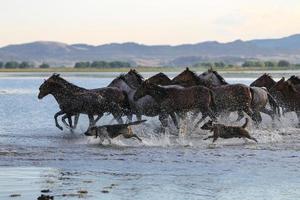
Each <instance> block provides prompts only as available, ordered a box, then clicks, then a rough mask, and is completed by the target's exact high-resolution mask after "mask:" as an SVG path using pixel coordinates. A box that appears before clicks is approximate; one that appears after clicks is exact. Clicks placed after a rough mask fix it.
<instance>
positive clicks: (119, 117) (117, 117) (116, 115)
mask: <svg viewBox="0 0 300 200" xmlns="http://www.w3.org/2000/svg"><path fill="white" fill-rule="evenodd" d="M112 115H113V116H114V118H115V120H116V121H117V122H118V124H123V123H124V122H123V120H122V115H120V114H119V113H117V114H116V113H113V114H112Z"/></svg>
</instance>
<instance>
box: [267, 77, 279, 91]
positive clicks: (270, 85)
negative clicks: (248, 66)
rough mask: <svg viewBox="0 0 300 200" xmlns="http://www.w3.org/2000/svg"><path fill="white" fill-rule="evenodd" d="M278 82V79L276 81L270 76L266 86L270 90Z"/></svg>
mask: <svg viewBox="0 0 300 200" xmlns="http://www.w3.org/2000/svg"><path fill="white" fill-rule="evenodd" d="M275 84H276V81H274V80H273V79H272V78H270V79H269V80H268V81H267V82H266V84H265V85H266V86H265V87H266V88H267V89H268V90H269V89H271V88H272V87H273V86H274V85H275Z"/></svg>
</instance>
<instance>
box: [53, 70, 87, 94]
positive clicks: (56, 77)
mask: <svg viewBox="0 0 300 200" xmlns="http://www.w3.org/2000/svg"><path fill="white" fill-rule="evenodd" d="M50 78H51V79H52V80H53V81H54V82H57V83H60V84H62V85H64V86H65V87H66V88H72V89H77V90H86V89H85V88H82V87H79V86H77V85H75V84H73V83H70V82H69V81H67V80H66V79H64V78H62V77H60V74H56V73H54V74H53V75H52V76H51V77H50Z"/></svg>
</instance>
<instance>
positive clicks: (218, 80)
mask: <svg viewBox="0 0 300 200" xmlns="http://www.w3.org/2000/svg"><path fill="white" fill-rule="evenodd" d="M199 78H201V79H202V80H205V81H208V82H209V83H210V84H211V85H213V86H220V85H228V83H227V82H226V81H225V79H224V78H223V77H222V76H221V75H220V74H219V73H218V72H217V71H215V70H213V69H212V68H211V69H209V70H207V72H203V73H202V74H200V75H199Z"/></svg>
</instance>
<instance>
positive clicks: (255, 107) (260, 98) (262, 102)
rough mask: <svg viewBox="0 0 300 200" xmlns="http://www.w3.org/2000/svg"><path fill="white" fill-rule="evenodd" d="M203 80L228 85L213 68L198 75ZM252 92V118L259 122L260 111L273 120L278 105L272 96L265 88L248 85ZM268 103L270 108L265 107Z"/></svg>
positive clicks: (277, 111)
mask: <svg viewBox="0 0 300 200" xmlns="http://www.w3.org/2000/svg"><path fill="white" fill-rule="evenodd" d="M200 76H201V77H202V78H203V79H205V80H210V81H211V83H212V84H213V85H214V86H221V85H229V84H228V83H227V82H226V81H225V79H224V78H223V77H222V76H221V75H220V74H219V73H218V72H217V71H215V70H212V69H210V70H208V71H207V72H204V73H202V74H201V75H200ZM250 91H251V94H252V101H251V109H252V111H253V112H254V113H253V114H254V118H255V119H256V120H255V121H256V122H257V123H261V121H262V118H261V114H260V112H263V113H265V114H268V115H270V117H271V118H272V119H273V120H274V117H275V114H276V113H279V106H278V104H277V102H276V100H275V99H274V97H273V96H272V95H271V94H270V93H269V92H268V91H267V90H265V89H263V88H260V87H250ZM268 102H269V103H270V106H271V108H272V110H269V109H267V108H266V105H267V103H268ZM238 115H239V117H238V119H237V120H238V121H239V120H241V119H242V118H243V117H244V114H243V112H238Z"/></svg>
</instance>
